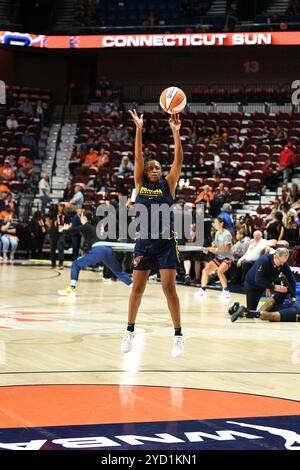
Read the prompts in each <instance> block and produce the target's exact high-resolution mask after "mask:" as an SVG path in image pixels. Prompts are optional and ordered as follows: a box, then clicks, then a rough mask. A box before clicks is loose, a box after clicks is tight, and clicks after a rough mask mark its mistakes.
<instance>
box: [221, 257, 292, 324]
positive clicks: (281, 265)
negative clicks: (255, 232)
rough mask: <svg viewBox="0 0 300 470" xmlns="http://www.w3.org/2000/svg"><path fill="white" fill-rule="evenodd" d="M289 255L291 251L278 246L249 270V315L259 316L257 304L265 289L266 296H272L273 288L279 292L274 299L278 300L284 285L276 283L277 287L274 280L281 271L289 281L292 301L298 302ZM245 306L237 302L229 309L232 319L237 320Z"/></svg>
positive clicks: (246, 282)
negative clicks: (272, 252) (288, 262)
mask: <svg viewBox="0 0 300 470" xmlns="http://www.w3.org/2000/svg"><path fill="white" fill-rule="evenodd" d="M289 255H290V253H289V250H288V249H287V248H277V250H276V251H275V253H274V254H273V255H263V256H261V257H260V258H259V259H258V260H257V261H256V262H255V263H254V265H253V266H252V268H251V269H250V271H248V273H247V274H246V277H245V284H244V286H245V290H246V296H247V309H248V310H249V313H248V315H252V314H253V318H254V317H256V316H257V310H256V309H257V305H258V303H259V301H260V298H261V296H262V295H263V293H264V291H266V296H267V297H269V298H270V297H271V290H272V289H274V290H275V292H276V293H277V294H276V295H275V297H274V299H275V301H277V299H278V298H279V297H278V293H283V287H284V286H279V285H276V287H275V286H274V281H275V280H276V279H277V278H278V277H279V275H280V274H281V273H282V274H283V275H284V276H285V278H286V280H287V282H288V285H289V290H290V293H291V303H293V304H294V303H295V302H296V280H295V277H294V274H293V273H292V271H291V268H290V267H289V265H288V264H287V260H288V258H289ZM277 303H278V304H279V303H280V302H278V301H277ZM244 308H245V307H240V306H239V303H238V302H235V303H234V304H233V306H232V307H231V308H230V309H229V313H230V314H231V321H235V320H236V319H237V318H238V317H239V316H240V313H243V309H244ZM248 318H250V317H248Z"/></svg>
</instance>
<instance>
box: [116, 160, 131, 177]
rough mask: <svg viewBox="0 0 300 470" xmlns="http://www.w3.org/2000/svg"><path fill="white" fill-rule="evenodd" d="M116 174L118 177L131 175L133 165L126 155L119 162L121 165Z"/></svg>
mask: <svg viewBox="0 0 300 470" xmlns="http://www.w3.org/2000/svg"><path fill="white" fill-rule="evenodd" d="M117 174H118V176H120V175H122V176H128V175H132V174H133V164H132V163H131V161H130V160H129V157H127V156H126V155H125V156H124V157H123V158H122V160H121V165H120V166H119V169H118V173H117Z"/></svg>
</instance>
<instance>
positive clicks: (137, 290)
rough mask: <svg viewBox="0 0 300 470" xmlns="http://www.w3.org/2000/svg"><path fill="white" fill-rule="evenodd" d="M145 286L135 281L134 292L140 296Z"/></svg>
mask: <svg viewBox="0 0 300 470" xmlns="http://www.w3.org/2000/svg"><path fill="white" fill-rule="evenodd" d="M144 290H145V286H144V285H143V284H136V283H134V284H133V286H132V291H131V292H132V294H133V295H136V296H138V297H141V296H142V295H143V293H144Z"/></svg>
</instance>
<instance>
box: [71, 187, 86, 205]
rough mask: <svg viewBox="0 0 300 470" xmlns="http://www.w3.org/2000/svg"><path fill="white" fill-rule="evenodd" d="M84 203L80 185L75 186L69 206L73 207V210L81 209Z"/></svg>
mask: <svg viewBox="0 0 300 470" xmlns="http://www.w3.org/2000/svg"><path fill="white" fill-rule="evenodd" d="M83 203H84V196H83V194H82V185H81V184H75V188H74V196H73V197H72V199H71V200H70V204H71V205H72V206H74V207H75V209H81V208H82V206H83Z"/></svg>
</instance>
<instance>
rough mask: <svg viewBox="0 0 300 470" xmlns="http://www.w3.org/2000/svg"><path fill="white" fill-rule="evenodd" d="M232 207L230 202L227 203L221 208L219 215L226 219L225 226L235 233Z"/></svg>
mask: <svg viewBox="0 0 300 470" xmlns="http://www.w3.org/2000/svg"><path fill="white" fill-rule="evenodd" d="M231 212H232V207H231V205H230V204H228V203H225V204H223V206H222V208H221V212H220V214H219V215H218V217H222V218H223V219H224V220H225V228H226V229H227V230H229V231H230V233H231V234H234V223H233V220H232V217H231V215H230V214H231Z"/></svg>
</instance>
